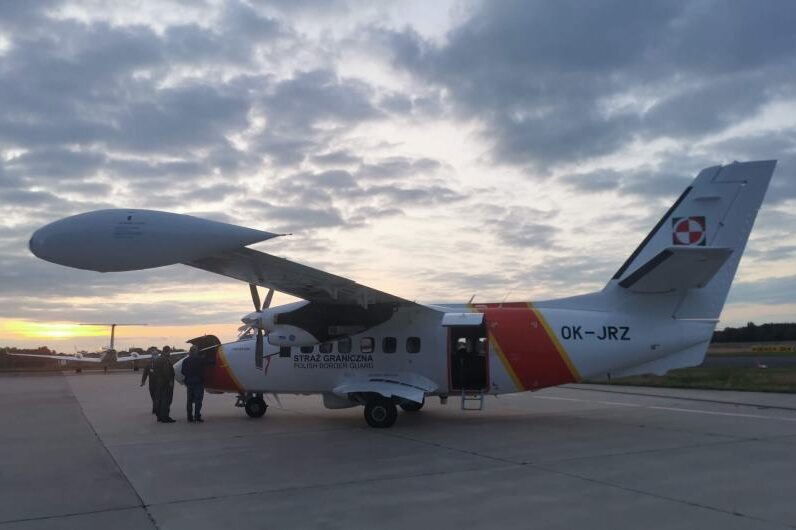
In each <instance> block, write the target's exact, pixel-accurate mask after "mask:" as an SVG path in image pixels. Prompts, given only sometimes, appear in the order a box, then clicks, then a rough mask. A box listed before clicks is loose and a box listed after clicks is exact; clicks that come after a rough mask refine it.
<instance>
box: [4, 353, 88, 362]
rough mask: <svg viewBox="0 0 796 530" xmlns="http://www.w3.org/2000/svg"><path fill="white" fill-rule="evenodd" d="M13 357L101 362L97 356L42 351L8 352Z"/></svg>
mask: <svg viewBox="0 0 796 530" xmlns="http://www.w3.org/2000/svg"><path fill="white" fill-rule="evenodd" d="M7 355H13V356H14V357H36V358H38V359H52V360H53V361H67V362H70V363H94V364H96V363H101V362H102V359H100V358H99V357H72V356H70V355H46V354H43V353H9V354H7Z"/></svg>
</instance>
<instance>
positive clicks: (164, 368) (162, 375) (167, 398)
mask: <svg viewBox="0 0 796 530" xmlns="http://www.w3.org/2000/svg"><path fill="white" fill-rule="evenodd" d="M154 374H155V384H156V386H157V392H156V394H157V398H156V399H157V417H158V421H159V422H161V423H174V422H175V421H176V420H174V419H172V418H171V416H169V409H170V408H171V400H172V398H173V397H174V367H173V366H172V365H171V348H169V347H168V346H165V347H164V348H163V351H162V352H161V353H160V356H159V357H158V358H157V360H155V367H154Z"/></svg>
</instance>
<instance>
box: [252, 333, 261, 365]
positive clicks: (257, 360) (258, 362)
mask: <svg viewBox="0 0 796 530" xmlns="http://www.w3.org/2000/svg"><path fill="white" fill-rule="evenodd" d="M254 365H255V366H256V367H257V369H258V370H262V369H263V330H261V329H259V328H258V329H257V346H256V348H255V350H254Z"/></svg>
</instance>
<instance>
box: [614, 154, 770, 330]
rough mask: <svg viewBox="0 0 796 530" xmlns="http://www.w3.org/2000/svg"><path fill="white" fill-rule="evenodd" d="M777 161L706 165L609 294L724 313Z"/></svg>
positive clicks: (710, 315)
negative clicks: (728, 295)
mask: <svg viewBox="0 0 796 530" xmlns="http://www.w3.org/2000/svg"><path fill="white" fill-rule="evenodd" d="M775 166H776V160H763V161H758V162H743V163H739V162H733V163H732V164H729V165H726V166H715V167H709V168H707V169H703V170H702V171H701V172H700V173H699V175H698V176H697V178H696V179H695V180H694V182H693V183H692V184H691V185H690V186H689V187H687V188H686V189H685V191H684V192H683V193H682V195H680V197H679V198H678V199H677V201H675V203H674V204H673V205H672V207H671V208H670V209H669V211H668V212H666V214H665V215H664V216H663V218H661V220H660V221H658V224H656V225H655V227H654V228H653V229H652V231H651V232H650V233H649V235H647V237H646V238H645V239H644V241H642V242H641V245H639V247H638V248H637V249H636V250H635V252H633V254H631V256H630V257H629V258H628V259H627V261H625V263H624V264H623V265H622V266H621V267H620V268H619V270H618V271H617V272H616V274H614V276H613V278H611V280H610V281H609V282H608V285H607V286H606V289H605V291H604V292H609V291H613V294H614V295H616V296H617V297H619V299H621V300H624V301H625V302H627V304H629V305H633V306H639V309H642V308H643V309H645V310H656V312H657V311H665V312H671V315H672V316H673V317H674V318H679V319H718V318H719V315H720V314H721V310H722V308H723V307H724V302H725V301H726V299H727V293H728V292H729V290H730V285H731V283H732V280H733V278H734V277H735V271H736V270H737V269H738V263H739V262H740V260H741V255H742V254H743V251H744V248H745V247H746V241H747V240H748V239H749V233H750V232H751V230H752V226H753V225H754V222H755V218H756V216H757V211H758V210H759V209H760V205H761V203H762V202H763V197H764V196H765V193H766V190H767V189H768V184H769V182H770V181H771V176H772V174H773V173H774V167H775ZM647 295H663V296H647Z"/></svg>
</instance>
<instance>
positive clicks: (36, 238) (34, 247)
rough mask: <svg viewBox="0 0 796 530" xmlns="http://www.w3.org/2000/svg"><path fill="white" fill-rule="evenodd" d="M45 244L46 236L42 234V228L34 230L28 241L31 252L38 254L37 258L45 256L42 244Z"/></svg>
mask: <svg viewBox="0 0 796 530" xmlns="http://www.w3.org/2000/svg"><path fill="white" fill-rule="evenodd" d="M43 245H44V237H43V236H42V234H41V229H39V230H36V231H35V232H33V235H32V236H30V241H28V248H29V249H30V251H31V253H32V254H33V255H34V256H36V257H37V258H41V257H43V256H42V254H41V252H42V246H43Z"/></svg>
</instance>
